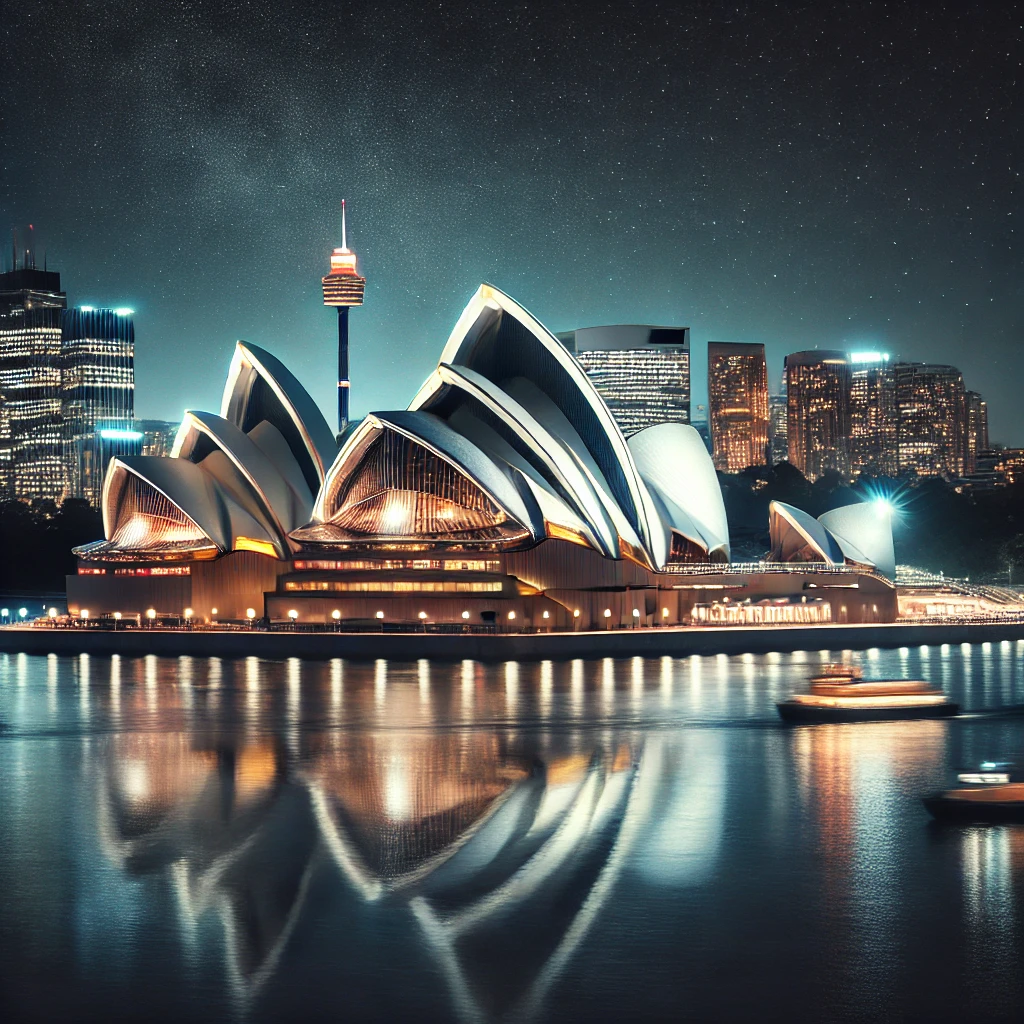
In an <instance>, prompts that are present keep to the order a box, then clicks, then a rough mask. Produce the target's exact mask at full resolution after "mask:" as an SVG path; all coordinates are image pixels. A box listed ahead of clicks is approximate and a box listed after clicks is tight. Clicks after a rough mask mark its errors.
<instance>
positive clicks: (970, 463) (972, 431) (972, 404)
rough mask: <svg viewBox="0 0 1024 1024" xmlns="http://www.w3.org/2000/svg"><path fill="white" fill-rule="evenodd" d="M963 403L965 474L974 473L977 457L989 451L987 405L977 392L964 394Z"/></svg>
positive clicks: (976, 467)
mask: <svg viewBox="0 0 1024 1024" xmlns="http://www.w3.org/2000/svg"><path fill="white" fill-rule="evenodd" d="M964 402H965V405H966V410H967V445H966V448H967V451H966V461H967V466H966V472H967V473H975V472H977V469H978V458H979V456H980V455H982V454H983V453H984V452H987V451H988V450H989V441H988V403H987V402H986V401H985V399H984V398H982V397H981V395H979V394H978V392H977V391H967V392H965V393H964Z"/></svg>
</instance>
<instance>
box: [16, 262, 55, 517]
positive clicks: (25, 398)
mask: <svg viewBox="0 0 1024 1024" xmlns="http://www.w3.org/2000/svg"><path fill="white" fill-rule="evenodd" d="M66 306H67V296H66V295H65V293H64V292H62V291H61V290H60V274H58V273H56V272H54V271H47V270H38V269H36V267H35V265H34V261H33V260H32V259H31V257H30V256H29V255H28V254H26V257H25V260H24V264H23V265H22V266H21V267H19V266H18V259H17V252H15V258H14V269H13V270H10V271H8V272H7V273H4V274H0V403H2V409H3V411H2V415H0V435H5V436H0V444H2V446H3V452H2V454H0V473H2V474H3V479H2V480H0V486H2V488H3V493H4V494H5V495H6V496H7V497H9V498H11V497H13V498H17V499H21V500H24V501H34V500H39V499H50V500H52V501H59V500H61V498H62V497H63V496H64V493H65V490H66V485H67V480H66V475H65V471H64V433H63V429H62V419H61V383H60V382H61V325H60V321H61V311H62V310H64V309H65V307H66Z"/></svg>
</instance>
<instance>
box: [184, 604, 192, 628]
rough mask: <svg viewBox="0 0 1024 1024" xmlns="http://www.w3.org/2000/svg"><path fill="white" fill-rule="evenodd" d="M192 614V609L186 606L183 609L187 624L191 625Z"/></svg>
mask: <svg viewBox="0 0 1024 1024" xmlns="http://www.w3.org/2000/svg"><path fill="white" fill-rule="evenodd" d="M192 615H193V612H192V609H191V608H186V609H185V622H186V623H187V624H188V625H189V626H191V625H192Z"/></svg>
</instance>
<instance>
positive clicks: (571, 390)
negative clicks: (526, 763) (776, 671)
mask: <svg viewBox="0 0 1024 1024" xmlns="http://www.w3.org/2000/svg"><path fill="white" fill-rule="evenodd" d="M103 516H104V532H105V537H104V539H103V540H100V541H96V542H94V543H92V544H88V545H85V546H83V547H81V548H79V549H77V554H78V556H79V559H80V563H79V573H78V575H76V576H71V577H69V578H68V601H69V608H70V609H71V610H72V612H73V613H77V614H82V613H83V610H84V611H87V612H88V614H90V615H104V614H112V613H113V612H114V611H115V610H116V611H119V612H121V613H124V614H142V613H143V612H144V611H145V610H146V609H148V608H150V607H152V608H153V609H154V612H155V613H159V614H161V615H164V614H166V615H176V616H179V617H180V616H181V615H182V614H183V610H184V609H185V608H186V607H187V608H190V609H191V610H192V613H193V614H194V615H195V616H196V617H197V618H207V619H209V618H213V617H217V618H218V619H222V620H242V621H244V620H245V619H246V618H254V617H256V616H263V615H266V616H267V617H268V618H269V619H270V620H271V621H274V622H288V621H289V620H291V621H294V622H298V623H311V624H312V623H319V624H327V625H329V624H330V623H331V622H336V623H339V624H340V623H343V622H344V623H348V624H355V625H357V626H358V625H361V624H363V625H366V626H371V627H377V628H383V627H384V625H385V624H389V625H394V624H408V625H413V626H415V625H423V626H426V625H428V624H432V623H446V624H452V625H459V626H464V627H470V626H477V627H481V626H482V627H489V626H499V625H500V626H502V627H504V628H514V629H518V628H521V627H533V628H562V629H573V628H576V629H601V628H610V627H616V628H618V627H622V626H629V625H634V626H639V625H673V624H680V623H687V624H689V623H693V622H698V621H717V619H716V618H715V617H716V616H719V615H721V614H724V613H722V612H721V611H720V609H717V606H718V605H720V604H733V605H735V604H745V603H749V604H751V605H760V604H761V603H762V602H765V601H767V602H769V604H770V605H771V606H772V608H774V609H776V610H774V611H771V612H769V613H767V615H768V617H767V618H765V617H764V613H761V614H762V617H761V620H760V621H765V622H771V621H779V622H782V621H807V620H806V619H803V618H801V616H803V615H805V612H803V611H800V612H796V611H794V612H786V611H784V610H782V611H780V610H779V609H781V608H783V606H786V605H789V604H801V605H803V604H806V603H807V600H806V597H807V594H806V591H807V589H808V588H814V589H815V594H814V597H815V600H816V601H819V602H826V603H827V604H828V605H829V608H830V610H829V612H828V614H829V615H830V616H832V619H833V620H835V619H836V618H838V617H839V616H840V614H842V615H844V616H846V619H847V621H851V622H858V621H882V620H885V619H887V618H891V617H892V616H893V615H894V614H895V607H896V605H895V596H894V595H895V592H894V590H893V587H892V584H891V582H890V578H889V577H888V575H887V571H886V567H885V565H883V564H880V563H879V562H878V561H875V560H874V558H873V557H872V554H873V552H869V551H868V550H867V547H866V544H854V545H853V547H857V549H858V550H857V552H855V554H856V558H853V557H852V556H851V554H850V552H852V551H853V547H851V548H850V552H847V551H846V550H845V549H843V548H842V546H841V545H840V547H839V548H838V549H837V550H838V554H836V553H834V552H833V554H831V555H830V556H829V557H828V558H827V559H826V558H822V559H819V560H818V561H811V562H809V561H807V560H806V559H804V558H790V557H789V556H788V552H787V551H782V552H780V553H779V554H778V555H777V557H773V559H772V561H771V563H770V564H769V563H760V564H758V565H755V566H734V565H731V564H730V563H729V557H730V548H729V528H728V523H727V521H726V516H725V505H724V502H723V500H722V494H721V490H720V489H719V486H718V479H717V475H716V472H715V468H714V465H713V463H712V461H711V458H710V456H709V454H708V452H707V449H706V448H705V446H704V443H703V441H702V440H701V438H700V436H699V435H698V434H697V432H696V430H694V429H693V427H691V426H689V425H688V424H684V423H680V422H671V421H670V422H662V423H658V424H654V425H651V426H648V427H646V428H645V429H643V430H640V431H639V432H637V433H635V434H633V435H632V436H631V437H629V439H628V440H627V439H626V437H625V436H624V432H623V431H622V430H621V429H620V428H619V426H618V425H617V424H616V422H615V419H614V417H613V416H612V413H611V411H610V409H609V407H608V406H607V405H606V403H605V402H604V401H603V400H602V398H601V396H600V394H599V393H598V391H597V390H596V389H595V387H594V385H593V383H592V381H591V379H590V378H589V377H588V375H587V374H586V373H585V372H584V370H583V368H582V366H581V365H580V363H578V362H577V361H576V360H575V359H574V358H573V357H572V355H571V354H570V353H569V352H568V351H567V350H566V348H565V347H564V346H563V345H561V344H559V342H558V340H557V339H556V338H555V337H554V336H553V335H551V334H550V333H549V332H548V331H547V330H546V329H545V328H544V327H543V325H542V324H540V323H539V322H538V321H537V320H536V319H534V318H533V317H532V316H531V315H530V314H529V313H528V312H527V311H526V310H525V309H523V307H521V306H519V305H518V304H517V303H516V302H514V301H513V300H512V299H511V298H509V297H508V296H507V295H505V294H503V293H502V292H500V291H499V290H498V289H496V288H493V287H491V286H489V285H482V286H481V287H480V288H479V290H478V291H477V293H476V294H475V295H474V296H473V298H472V299H471V300H470V302H469V305H468V306H467V307H466V309H465V310H464V312H463V314H462V316H461V317H460V319H459V321H458V323H457V324H456V326H455V329H454V330H453V332H452V334H451V336H450V338H449V340H448V343H447V344H446V345H445V347H444V350H443V351H442V353H441V357H440V360H439V362H438V364H437V368H436V369H435V370H434V372H433V373H432V374H431V376H430V377H429V378H428V379H427V381H426V382H425V383H424V385H423V386H422V387H421V389H420V390H419V392H418V393H417V394H416V396H415V397H414V398H413V400H412V402H411V403H410V405H409V406H408V408H406V409H400V410H391V411H378V412H374V413H371V414H369V415H368V416H367V417H366V418H365V420H363V421H362V422H361V423H360V424H359V426H358V427H357V428H356V429H354V430H353V431H351V432H350V433H349V434H348V435H347V436H346V438H345V440H344V442H343V444H342V446H341V448H340V450H339V449H338V447H337V444H336V442H335V439H334V436H333V433H332V431H331V430H330V428H329V426H328V425H327V422H326V421H325V420H324V418H323V416H322V414H321V413H320V411H319V410H318V409H317V407H316V405H315V404H314V403H313V401H312V399H311V398H310V397H309V395H308V393H307V392H306V391H305V389H304V388H303V387H302V385H301V384H300V383H299V382H298V381H297V380H296V379H295V378H294V377H293V376H292V375H291V374H290V373H289V372H288V370H287V369H286V368H285V367H284V366H283V365H282V364H281V363H280V362H279V361H278V360H276V359H275V358H274V357H273V356H272V355H270V353H268V352H265V351H264V350H262V349H259V348H256V347H255V346H253V345H249V344H246V343H243V342H239V344H238V346H237V347H236V350H235V354H234V358H233V359H232V363H231V367H230V370H229V373H228V380H227V383H226V386H225V390H224V398H223V401H222V404H221V410H220V414H219V415H216V414H213V413H205V412H197V411H191V412H189V413H187V414H186V416H185V419H184V421H183V422H182V425H181V427H180V429H179V431H178V435H177V439H176V441H175V445H174V450H173V452H172V457H171V458H147V457H143V456H136V457H124V458H118V459H115V460H114V461H113V463H112V464H111V468H110V470H109V471H108V474H107V478H106V483H105V487H104V492H103ZM830 528H831V527H830ZM839 532H840V534H842V535H843V536H845V533H844V531H842V530H841V531H839ZM846 532H849V531H846ZM833 555H834V557H833ZM833 604H834V605H835V608H834V609H833V608H832V605H833ZM698 605H699V606H701V607H700V609H698ZM822 607H823V606H822ZM840 608H842V612H841V613H840ZM214 609H216V612H214ZM833 612H834V615H833ZM806 614H810V613H809V612H807V613H806ZM816 614H818V613H816ZM729 615H730V616H733V618H734V617H735V616H734V615H733V613H731V612H730V613H729ZM757 615H758V613H756V612H752V613H751V616H752V618H751V621H758V619H757ZM815 621H826V618H825V617H824V612H821V615H820V616H819V618H818V619H816V620H815Z"/></svg>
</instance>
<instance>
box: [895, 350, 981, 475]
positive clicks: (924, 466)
mask: <svg viewBox="0 0 1024 1024" xmlns="http://www.w3.org/2000/svg"><path fill="white" fill-rule="evenodd" d="M893 373H894V376H895V382H896V401H897V405H898V408H899V428H898V433H897V441H898V449H899V470H900V472H901V473H916V474H917V475H918V476H942V477H946V478H947V479H952V478H955V477H961V476H963V475H964V470H965V467H966V462H967V407H966V400H965V392H964V378H963V374H961V372H960V371H959V370H958V369H957V368H956V367H955V366H943V365H935V364H931V363H897V364H896V366H895V368H894V371H893Z"/></svg>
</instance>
